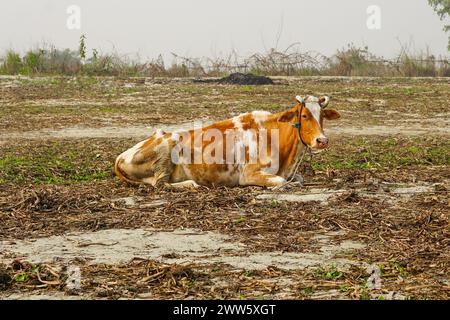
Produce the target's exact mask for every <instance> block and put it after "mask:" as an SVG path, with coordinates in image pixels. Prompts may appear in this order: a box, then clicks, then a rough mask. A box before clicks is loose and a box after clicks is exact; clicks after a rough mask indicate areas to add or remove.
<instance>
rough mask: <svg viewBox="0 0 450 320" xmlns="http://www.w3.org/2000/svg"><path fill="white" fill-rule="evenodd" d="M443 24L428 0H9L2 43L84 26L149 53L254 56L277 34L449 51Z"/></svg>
mask: <svg viewBox="0 0 450 320" xmlns="http://www.w3.org/2000/svg"><path fill="white" fill-rule="evenodd" d="M69 5H78V6H79V7H80V9H81V29H80V30H69V29H68V28H67V27H66V21H67V18H68V17H69V14H67V12H66V10H67V7H68V6H69ZM369 5H378V6H379V7H380V9H381V29H380V30H369V29H368V28H367V26H366V21H367V19H368V14H367V13H366V9H367V7H368V6H369ZM443 26H444V22H442V21H440V20H439V18H438V16H437V15H436V14H435V13H434V11H433V10H432V8H431V7H430V6H429V5H428V2H427V0H370V1H367V0H339V1H338V0H278V1H276V0H272V1H266V0H259V1H258V0H226V1H224V0H220V1H218V0H191V1H188V0H147V1H144V0H126V1H125V0H121V1H119V0H71V1H67V0H14V1H5V0H2V1H1V4H0V50H2V52H3V51H4V50H6V49H7V48H14V49H16V50H21V51H22V50H25V49H28V48H30V47H32V46H36V45H37V44H39V43H41V42H43V41H45V42H48V43H52V44H55V45H56V46H57V47H63V48H65V47H70V48H73V49H76V48H77V46H78V39H79V36H80V34H82V33H84V34H86V36H87V44H88V49H92V48H93V47H95V48H97V49H99V50H100V51H102V52H110V51H111V50H113V48H115V49H116V50H117V51H118V52H120V53H122V54H130V55H131V56H133V55H132V54H134V53H139V55H140V56H141V57H142V58H154V57H156V56H157V55H158V54H159V53H162V54H163V55H164V56H165V57H170V52H175V53H178V54H181V55H189V56H195V57H198V56H218V55H221V54H226V53H228V52H230V50H231V49H236V50H237V51H238V52H239V54H241V55H247V54H249V53H254V52H263V51H265V50H266V49H269V48H271V47H274V46H275V45H276V42H277V41H276V39H277V38H279V41H278V48H279V49H284V48H286V47H287V46H288V45H289V44H291V43H293V42H300V43H301V48H302V49H304V50H314V51H318V52H321V53H323V54H327V55H328V54H331V53H334V52H335V51H336V49H338V48H342V47H344V46H345V45H346V44H348V43H350V42H353V43H355V44H356V45H367V46H368V47H369V49H370V50H371V51H372V52H374V53H376V54H378V55H384V56H386V57H394V56H395V55H396V54H397V53H398V52H399V50H400V44H399V41H400V42H402V43H404V44H411V43H412V46H413V47H414V48H415V49H417V50H424V49H426V47H427V46H428V47H429V49H430V51H431V52H433V53H435V54H438V55H439V54H441V55H447V56H448V51H447V35H446V34H445V33H444V31H442V28H443ZM278 34H280V36H279V37H278V36H277V35H278Z"/></svg>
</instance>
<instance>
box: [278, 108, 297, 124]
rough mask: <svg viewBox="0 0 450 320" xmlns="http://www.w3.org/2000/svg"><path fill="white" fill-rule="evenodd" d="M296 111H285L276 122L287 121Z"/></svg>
mask: <svg viewBox="0 0 450 320" xmlns="http://www.w3.org/2000/svg"><path fill="white" fill-rule="evenodd" d="M295 114H296V112H293V111H286V112H285V113H283V114H282V115H281V116H280V117H279V118H278V122H289V121H291V120H292V119H293V118H294V117H295Z"/></svg>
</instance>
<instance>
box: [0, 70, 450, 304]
mask: <svg viewBox="0 0 450 320" xmlns="http://www.w3.org/2000/svg"><path fill="white" fill-rule="evenodd" d="M196 80H198V79H164V78H161V79H158V78H155V79H150V78H106V77H105V78H89V77H82V78H68V77H45V78H40V77H37V78H27V77H0V299H162V298H166V299H167V298H168V299H172V298H179V299H211V298H219V299H449V298H450V294H449V293H450V282H449V281H450V279H449V271H450V270H449V266H450V264H449V262H450V259H449V258H450V254H449V252H450V250H449V245H450V237H449V234H450V228H449V227H450V224H449V218H450V216H449V213H450V210H449V209H450V199H449V197H448V192H449V188H450V140H449V136H450V129H449V128H450V127H449V125H450V120H449V119H450V107H449V101H450V90H449V89H450V83H449V80H448V79H444V78H420V79H419V78H415V79H407V78H383V79H381V78H345V77H335V78H334V77H304V78H286V77H278V78H277V77H275V78H274V80H275V84H274V85H261V86H249V85H245V86H238V85H226V84H218V83H215V82H212V81H200V82H199V81H196ZM299 94H300V95H306V94H313V95H316V96H318V95H323V94H327V95H331V96H332V100H331V102H330V108H335V109H337V110H338V111H339V112H340V113H341V115H342V119H340V120H339V121H335V122H329V123H326V124H325V132H326V133H327V134H328V136H329V137H330V138H331V145H330V148H329V150H327V151H326V152H323V153H320V154H318V155H314V156H313V157H312V158H311V159H308V161H306V162H305V163H304V165H303V166H302V168H301V170H302V173H303V176H304V185H303V186H300V185H290V186H288V187H285V188H281V189H278V190H267V189H264V188H259V187H245V188H243V187H242V188H225V187H215V186H212V187H208V188H207V187H201V188H200V189H196V190H169V189H165V188H159V189H154V188H152V187H149V186H130V185H126V184H123V183H121V182H119V181H118V180H117V179H116V178H115V177H113V176H112V174H111V167H112V163H113V161H114V159H115V157H116V156H117V155H118V154H119V153H121V152H122V151H124V150H126V149H127V148H129V147H131V146H132V145H133V144H135V143H136V142H138V141H140V140H142V139H143V138H145V137H146V136H148V135H149V134H150V133H151V131H152V130H153V129H154V128H163V129H166V130H169V131H170V130H175V129H182V128H189V127H190V126H192V125H193V122H194V121H202V122H203V123H205V124H207V123H211V122H214V121H216V120H220V119H224V118H228V117H232V116H234V115H237V114H239V113H241V112H246V111H252V110H267V111H271V112H277V111H281V110H285V109H287V108H289V107H291V106H292V105H293V98H294V97H295V96H296V95H299Z"/></svg>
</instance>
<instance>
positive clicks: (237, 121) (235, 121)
mask: <svg viewBox="0 0 450 320" xmlns="http://www.w3.org/2000/svg"><path fill="white" fill-rule="evenodd" d="M232 121H233V124H234V127H235V128H236V129H238V130H242V121H241V116H240V115H239V116H236V117H233V119H232Z"/></svg>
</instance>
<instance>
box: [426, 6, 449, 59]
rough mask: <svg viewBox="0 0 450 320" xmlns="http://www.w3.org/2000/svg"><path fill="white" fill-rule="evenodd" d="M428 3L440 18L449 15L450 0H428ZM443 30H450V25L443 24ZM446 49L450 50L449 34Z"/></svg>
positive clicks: (442, 18)
mask: <svg viewBox="0 0 450 320" xmlns="http://www.w3.org/2000/svg"><path fill="white" fill-rule="evenodd" d="M428 3H429V4H430V6H432V7H433V9H434V11H436V13H437V14H438V16H439V18H440V19H441V20H444V19H445V17H450V0H428ZM444 31H445V32H448V31H450V25H448V24H447V25H445V26H444ZM447 49H448V50H449V51H450V36H449V38H448V45H447Z"/></svg>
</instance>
